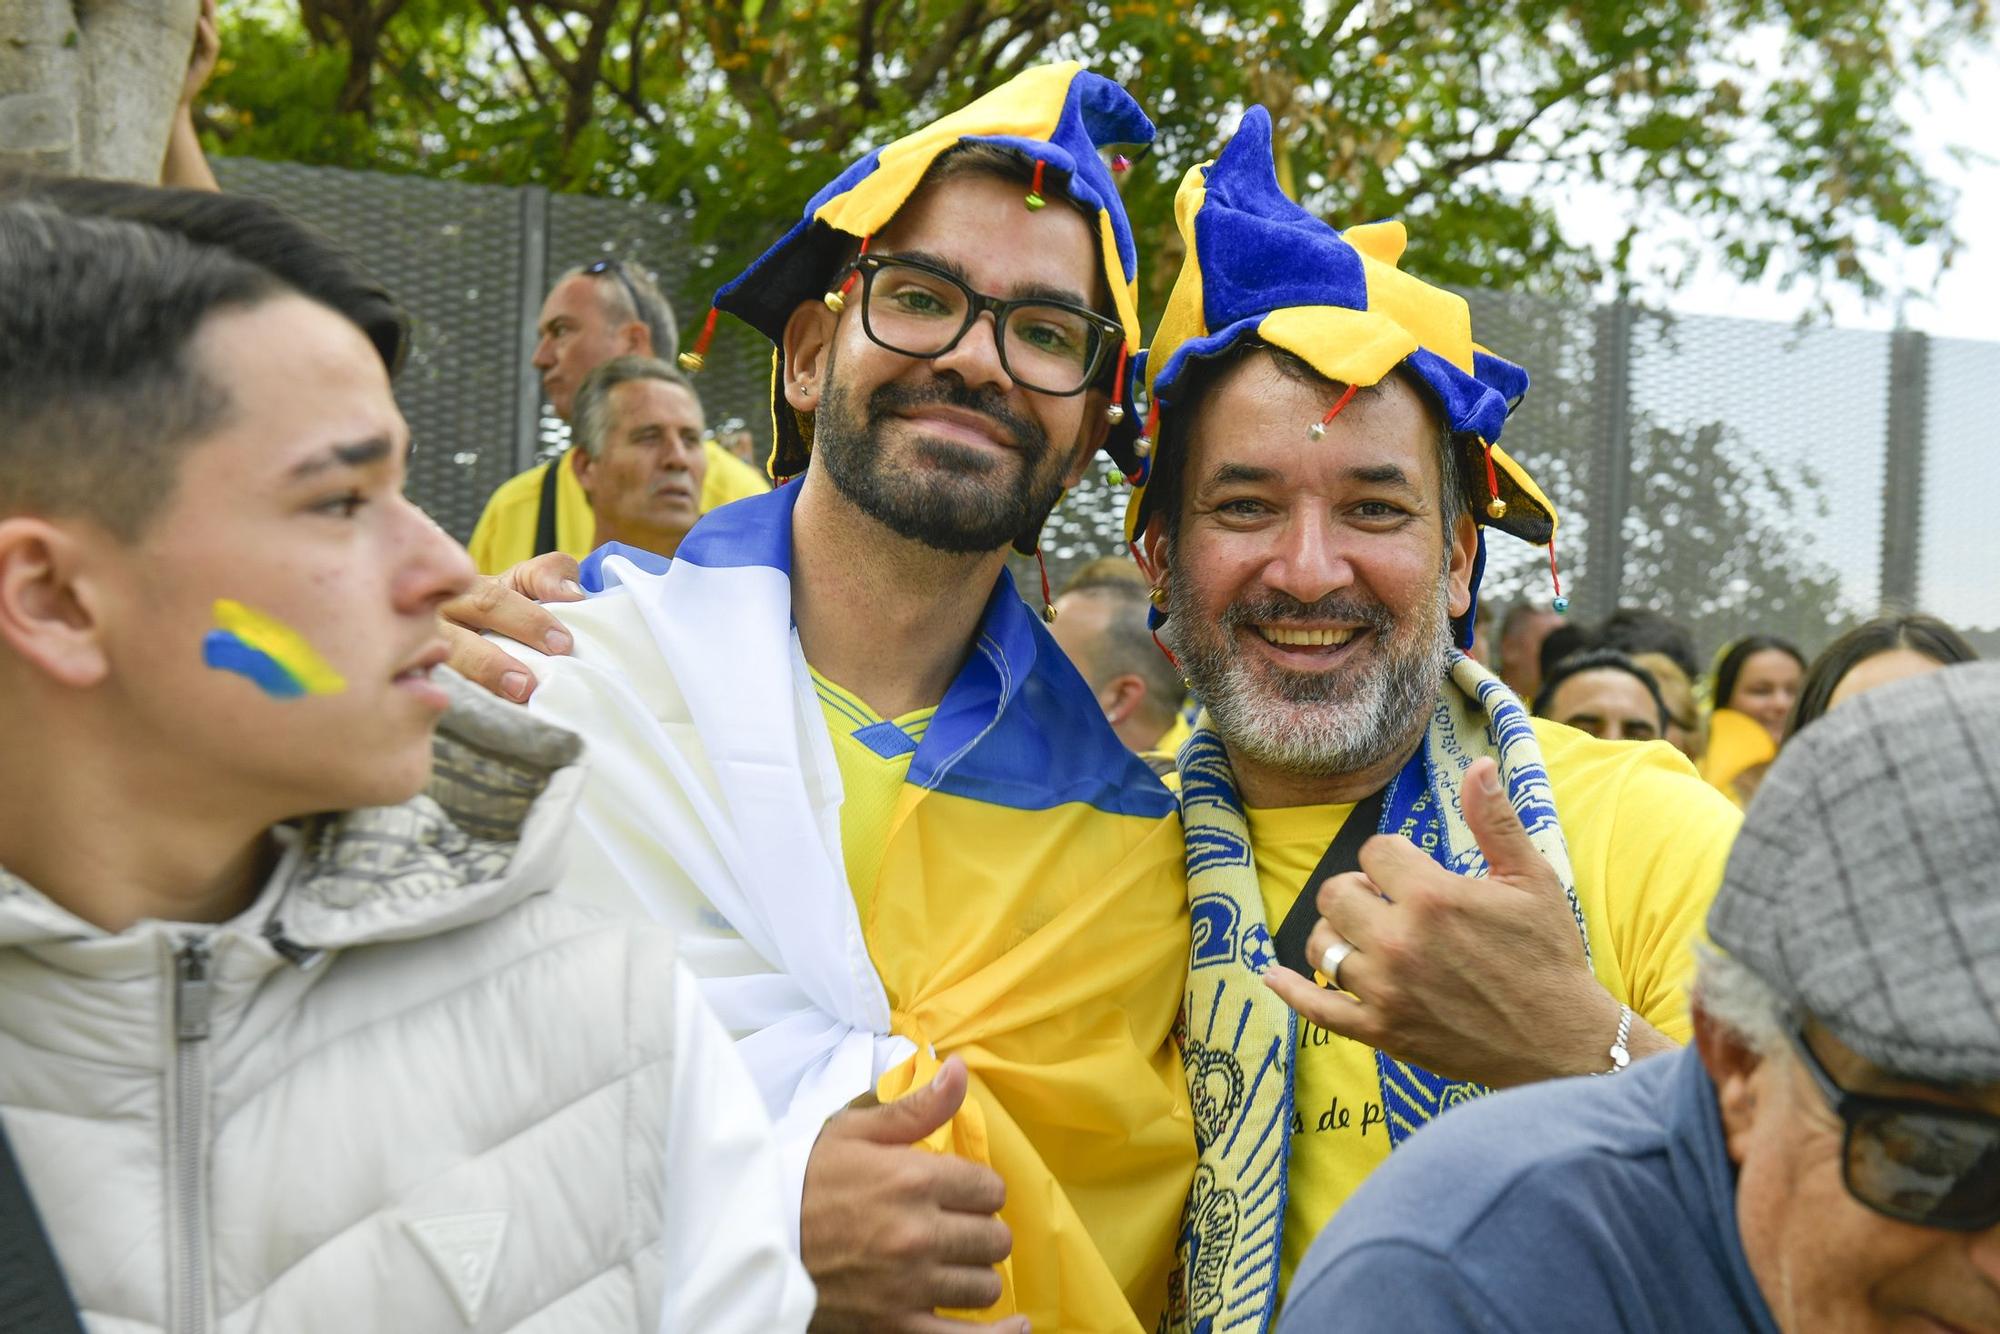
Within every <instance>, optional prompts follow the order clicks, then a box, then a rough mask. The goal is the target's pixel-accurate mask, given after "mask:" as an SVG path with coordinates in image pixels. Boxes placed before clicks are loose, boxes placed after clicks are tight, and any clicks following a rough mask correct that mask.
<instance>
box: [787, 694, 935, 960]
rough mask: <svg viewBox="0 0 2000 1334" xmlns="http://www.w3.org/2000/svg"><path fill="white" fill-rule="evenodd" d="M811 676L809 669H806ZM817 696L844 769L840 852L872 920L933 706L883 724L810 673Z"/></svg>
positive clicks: (857, 901) (859, 904)
mask: <svg viewBox="0 0 2000 1334" xmlns="http://www.w3.org/2000/svg"><path fill="white" fill-rule="evenodd" d="M806 670H807V671H812V668H811V667H810V665H808V667H807V668H806ZM812 680H813V688H814V689H815V690H817V691H818V692H819V708H820V713H821V714H822V715H824V716H825V718H826V730H827V731H828V732H829V733H830V734H832V737H833V758H834V761H835V762H836V763H837V764H838V765H839V766H840V785H841V787H842V789H844V796H843V799H842V801H841V803H840V850H841V856H842V859H843V860H844V861H845V862H846V863H847V884H848V888H850V889H851V890H852V891H853V893H854V905H855V907H856V908H857V909H859V910H860V913H861V920H862V921H864V922H865V921H867V920H868V910H869V905H870V904H871V903H872V902H873V901H874V897H875V881H876V879H877V878H878V877H879V876H880V875H881V873H882V854H883V853H884V852H885V851H887V849H888V846H889V828H890V825H891V824H892V823H893V821H894V820H895V818H896V802H897V799H898V798H899V797H900V796H901V795H902V791H903V780H904V778H906V777H907V776H908V775H909V772H910V757H911V756H912V755H914V754H916V753H917V747H918V746H919V745H921V744H922V743H923V739H924V733H925V732H927V731H929V730H930V725H931V717H932V715H934V714H935V713H936V712H937V708H936V706H935V705H933V706H932V707H930V708H928V709H918V710H916V711H915V712H913V713H906V714H904V715H903V716H902V717H900V718H893V719H885V718H883V717H882V716H881V715H880V714H878V713H876V712H875V710H873V709H871V708H869V707H868V706H867V705H866V704H864V703H862V702H861V698H860V696H858V695H855V694H852V693H850V692H848V691H846V690H843V689H841V688H840V687H839V686H837V685H835V684H834V683H833V682H831V681H829V680H827V679H826V678H825V677H824V676H821V675H820V674H819V673H818V672H813V673H812Z"/></svg>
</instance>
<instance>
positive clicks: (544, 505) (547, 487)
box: [534, 454, 569, 556]
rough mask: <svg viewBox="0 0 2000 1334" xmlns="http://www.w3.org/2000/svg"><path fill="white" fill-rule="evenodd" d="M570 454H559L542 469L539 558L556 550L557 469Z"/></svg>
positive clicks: (537, 531)
mask: <svg viewBox="0 0 2000 1334" xmlns="http://www.w3.org/2000/svg"><path fill="white" fill-rule="evenodd" d="M568 457H569V455H568V454H558V455H556V456H555V457H554V458H552V459H550V460H549V466H548V467H546V468H544V469H542V497H541V504H540V506H539V507H538V508H537V509H536V511H535V551H534V554H535V555H537V556H546V555H548V554H549V553H550V552H551V551H554V550H555V549H556V491H557V490H558V488H559V484H560V479H561V474H560V473H559V472H557V469H559V468H561V467H562V465H563V460H564V459H566V458H568Z"/></svg>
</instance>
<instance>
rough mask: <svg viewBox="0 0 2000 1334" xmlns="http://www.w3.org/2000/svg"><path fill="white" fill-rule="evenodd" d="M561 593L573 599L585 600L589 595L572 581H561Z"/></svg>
mask: <svg viewBox="0 0 2000 1334" xmlns="http://www.w3.org/2000/svg"><path fill="white" fill-rule="evenodd" d="M562 591H563V592H565V593H567V594H569V595H570V596H571V597H573V598H587V597H589V596H590V594H588V593H586V592H584V591H583V585H582V584H580V583H578V582H577V581H576V580H574V579H565V580H563V581H562Z"/></svg>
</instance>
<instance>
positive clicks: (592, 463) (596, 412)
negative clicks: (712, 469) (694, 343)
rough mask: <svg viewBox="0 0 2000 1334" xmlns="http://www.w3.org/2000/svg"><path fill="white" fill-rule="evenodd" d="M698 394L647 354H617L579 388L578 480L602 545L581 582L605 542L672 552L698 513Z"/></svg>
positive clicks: (704, 464)
mask: <svg viewBox="0 0 2000 1334" xmlns="http://www.w3.org/2000/svg"><path fill="white" fill-rule="evenodd" d="M706 435H707V426H706V424H705V423H704V422H703V420H702V411H701V396H700V395H698V394H697V393H695V390H694V386H693V385H692V384H690V383H689V382H688V378H687V377H686V376H685V375H682V374H681V373H680V372H679V371H677V370H675V369H674V368H673V367H672V366H669V365H667V363H666V362H664V361H657V360H655V359H653V358H652V357H614V358H612V359H611V360H610V361H607V362H605V363H604V364H603V365H602V366H599V367H598V368H597V369H596V370H594V371H592V372H591V373H590V374H589V375H588V376H586V377H585V378H584V381H583V384H582V386H581V387H580V388H578V390H577V392H576V445H577V449H576V454H577V464H576V472H577V480H578V481H579V482H581V483H582V484H583V490H584V494H585V495H587V496H589V497H590V512H591V514H592V516H593V517H594V518H595V519H596V521H597V538H598V541H599V542H600V543H601V544H603V545H601V546H600V547H599V550H598V553H597V554H593V555H592V557H591V558H590V559H589V560H587V561H585V562H584V579H583V584H584V587H585V588H591V587H594V586H595V585H594V582H593V574H594V570H595V567H596V566H597V565H598V563H599V559H600V556H601V555H602V553H603V551H604V548H605V547H607V546H615V547H616V548H617V549H620V550H624V551H633V550H637V551H650V552H652V553H654V554H655V555H659V556H671V555H673V554H674V552H675V551H676V550H678V549H679V548H680V544H681V539H682V538H683V537H686V536H687V531H688V529H690V528H692V527H694V521H695V520H696V519H698V518H700V517H701V486H702V479H703V477H705V476H706V475H707V473H708V456H707V452H706V451H705V450H704V449H703V448H702V444H703V441H704V439H705V437H706Z"/></svg>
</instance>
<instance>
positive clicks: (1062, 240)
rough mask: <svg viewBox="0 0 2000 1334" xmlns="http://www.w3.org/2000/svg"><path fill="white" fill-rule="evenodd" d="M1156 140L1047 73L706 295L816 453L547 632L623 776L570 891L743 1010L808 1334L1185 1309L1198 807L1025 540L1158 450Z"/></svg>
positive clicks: (573, 724) (1125, 106)
mask: <svg viewBox="0 0 2000 1334" xmlns="http://www.w3.org/2000/svg"><path fill="white" fill-rule="evenodd" d="M1151 137H1152V127H1151V125H1150V124H1149V123H1148V122H1147V121H1146V118H1145V116H1144V114H1143V113H1142V112H1141V111H1140V110H1139V108H1138V106H1137V104H1135V103H1134V102H1133V101H1132V99H1131V98H1130V96H1129V95H1127V94H1126V93H1125V92H1124V90H1123V89H1121V88H1119V87H1118V86H1117V85H1116V84H1114V83H1112V82H1110V81H1109V80H1107V79H1103V78H1100V77H1098V76H1096V75H1094V74H1090V73H1088V72H1087V71H1084V70H1082V69H1081V68H1080V67H1078V66H1076V65H1074V64H1068V65H1057V66H1049V67H1045V68H1041V69H1036V70H1030V71H1028V72H1026V73H1024V74H1022V75H1020V76H1018V77H1017V78H1016V79H1015V80H1013V81H1011V82H1010V83H1009V84H1007V85H1005V86H1003V87H1002V88H999V89H997V90H995V91H994V92H992V93H990V94H988V95H987V96H986V97H984V98H981V99H979V100H978V101H977V102H974V103H973V104H971V105H970V106H968V107H966V108H964V109H962V110H960V111H958V112H955V113H953V114H952V115H950V116H947V117H945V118H944V119H943V120H941V121H938V122H936V123H934V124H932V125H929V126H926V127H924V128H922V129H920V130H917V131H915V132H914V133H912V134H911V135H909V136H907V137H905V138H904V139H902V140H898V141H897V142H896V143H894V144H891V145H889V146H887V147H885V148H882V149H880V150H879V151H877V152H874V153H871V154H869V155H868V156H867V157H866V158H864V159H862V160H861V161H860V162H857V163H856V164H854V166H852V167H851V168H849V169H848V170H847V171H846V172H843V173H842V174H841V175H840V176H839V177H837V178H836V179H835V180H834V181H832V182H831V183H829V185H828V186H827V187H826V188H825V189H823V190H822V191H821V192H820V193H819V195H818V196H816V197H815V198H814V199H813V200H812V201H811V202H810V203H809V204H808V205H807V207H806V213H805V217H804V219H803V220H802V221H801V222H800V223H799V224H798V225H797V226H796V227H795V228H793V230H792V231H790V232H789V233H787V234H786V235H785V236H784V237H783V238H782V239H780V240H779V242H778V243H777V244H776V245H774V246H773V247H772V248H771V249H770V250H769V251H768V252H767V253H766V254H765V255H764V256H763V258H761V259H759V260H758V261H757V262H756V263H755V264H754V265H752V266H751V267H750V269H749V270H747V271H746V272H745V273H744V274H743V275H742V276H741V277H739V278H737V279H736V280H735V281H733V282H731V283H730V284H728V285H727V286H725V287H724V288H723V289H722V290H721V291H720V292H719V293H718V294H717V298H716V306H717V309H718V310H721V311H727V312H729V313H731V314H733V315H736V316H737V317H739V318H741V319H743V320H745V321H746V322H748V323H749V324H751V325H752V326H754V327H755V328H757V329H758V330H760V331H761V332H763V333H764V334H765V335H766V336H768V337H769V338H770V339H771V340H772V342H773V345H774V347H775V353H774V357H773V378H772V406H773V418H774V420H773V463H772V471H773V473H774V474H775V475H776V476H778V477H780V478H793V479H795V480H792V481H791V482H789V483H788V484H786V485H783V486H780V487H779V489H778V490H777V491H775V492H773V493H771V494H770V495H767V496H762V497H755V498H752V499H749V500H745V501H739V502H736V503H734V504H731V505H728V506H726V507H724V508H723V509H721V510H719V511H717V512H715V513H713V514H709V515H706V516H704V517H703V518H702V519H701V520H700V521H699V522H698V523H697V524H696V525H695V527H694V529H693V530H692V531H691V532H690V533H689V534H688V535H687V537H686V538H684V539H683V540H682V542H681V544H680V546H679V547H678V549H677V550H676V552H675V554H674V558H673V560H672V561H671V563H669V562H666V561H660V560H652V559H648V558H646V557H644V556H641V555H627V556H616V555H605V554H603V553H600V554H599V555H596V556H593V557H592V558H591V559H590V560H589V561H587V562H585V567H586V568H585V574H586V580H585V582H586V584H587V585H590V586H593V587H597V588H603V589H605V590H606V591H604V592H603V593H601V594H600V595H598V596H595V597H593V598H592V599H591V600H590V601H588V602H585V603H582V604H579V605H574V606H568V607H564V608H562V609H561V614H562V616H563V619H564V621H565V623H566V624H567V626H568V627H569V629H570V630H571V631H572V632H573V633H574V634H575V637H576V648H575V652H574V654H573V655H572V656H568V657H561V658H542V657H539V656H536V655H533V654H529V653H527V652H526V651H522V656H523V658H524V660H526V661H529V662H530V664H531V665H532V666H533V667H534V669H535V671H536V673H537V675H538V676H539V677H540V683H539V685H538V686H537V688H536V690H535V692H534V695H533V701H532V705H531V707H532V708H534V710H535V711H536V712H537V713H539V714H542V715H543V716H545V717H547V718H549V719H552V720H554V721H556V722H559V723H561V724H563V725H565V726H567V727H570V728H572V729H573V730H575V731H577V732H579V733H581V734H582V735H583V736H584V737H585V738H586V740H587V741H588V743H589V745H590V748H591V754H592V757H593V762H594V765H595V769H594V772H593V775H592V780H591V783H590V785H589V788H588V790H587V791H586V794H585V796H584V799H583V805H582V811H581V816H580V821H579V829H580V836H579V837H578V838H577V839H576V840H575V847H574V850H575V851H576V853H577V854H578V858H579V860H578V862H577V864H576V866H575V868H574V870H573V872H572V874H571V876H570V877H569V879H568V881H567V885H568V887H569V888H570V889H571V890H572V891H574V892H576V893H579V894H588V895H591V896H593V897H596V898H598V899H600V900H604V901H609V902H612V903H613V904H614V905H615V904H617V903H619V902H620V901H621V900H622V901H623V903H625V904H626V905H634V904H638V905H643V907H644V909H646V910H647V911H650V912H651V913H652V914H653V915H654V916H656V917H658V918H661V919H663V920H666V921H669V922H671V923H672V924H674V926H675V927H676V928H677V929H678V931H679V933H680V937H681V943H682V949H683V952H684V957H686V958H687V959H689V961H690V963H691V966H692V967H694V968H695V970H696V971H697V972H698V973H699V974H701V976H702V977H703V979H704V995H705V996H706V997H707V999H708V1000H709V1002H710V1003H711V1005H712V1006H713V1007H714V1008H715V1009H716V1011H717V1013H718V1014H719V1015H720V1016H721V1017H722V1019H723V1022H724V1024H725V1025H726V1026H727V1027H729V1028H730V1029H731V1031H732V1032H734V1033H735V1034H737V1035H738V1050H739V1051H740V1052H741V1053H742V1054H743V1056H744V1058H745V1061H746V1062H747V1064H748V1065H749V1067H750V1069H751V1073H752V1075H753V1077H754V1078H755V1079H756V1081H757V1083H758V1085H759V1087H760V1089H761V1091H762V1092H763V1094H764V1097H765V1100H766V1104H767V1106H768V1108H769V1109H770V1111H771V1113H772V1118H773V1121H774V1123H775V1124H776V1125H777V1127H778V1135H779V1139H780V1142H781V1145H782V1146H783V1148H784V1151H785V1153H786V1155H787V1158H788V1161H789V1163H790V1165H791V1167H792V1168H793V1171H794V1173H795V1175H794V1177H793V1179H792V1184H793V1186H794V1188H795V1189H796V1190H797V1191H798V1199H799V1205H800V1207H799V1215H798V1218H799V1232H800V1236H799V1240H800V1248H801V1257H802V1259H803V1260H804V1262H805V1264H806V1268H807V1271H808V1272H809V1273H810V1274H811V1275H812V1277H813V1280H814V1282H815V1284H816V1285H817V1287H818V1293H819V1311H818V1315H817V1316H816V1318H815V1328H818V1329H828V1330H835V1329H842V1330H846V1329H851V1330H867V1331H941V1330H945V1329H950V1328H956V1327H958V1323H959V1320H961V1319H967V1318H970V1319H974V1320H975V1321H976V1322H977V1323H980V1324H983V1325H984V1324H990V1325H992V1326H994V1327H996V1328H1001V1329H1008V1330H1022V1329H1025V1328H1028V1327H1029V1326H1030V1325H1031V1324H1032V1327H1033V1328H1035V1329H1040V1330H1079V1331H1081V1330H1093V1331H1129V1332H1130V1334H1142V1332H1143V1331H1145V1330H1150V1329H1152V1328H1153V1327H1154V1324H1155V1322H1156V1320H1157V1319H1158V1317H1159V1314H1160V1312H1161V1310H1162V1308H1163V1307H1164V1305H1165V1302H1166V1286H1167V1269H1168V1266H1169V1263H1170V1260H1171V1257H1172V1254H1173V1236H1174V1230H1175V1226H1176V1224H1177V1222H1178V1220H1179V1216H1180V1212H1181V1206H1182V1201H1183V1200H1184V1198H1185V1196H1186V1192H1187V1187H1188V1183H1189V1181H1190V1179H1191V1177H1192V1175H1193V1171H1194V1134H1193V1123H1192V1119H1191V1116H1190V1114H1189V1109H1188V1095H1187V1090H1186V1085H1185V1083H1184V1081H1183V1077H1182V1071H1181V1064H1180V1058H1179V1053H1178V1050H1177V1048H1176V1046H1175V1043H1174V1041H1173V1036H1172V1028H1173V1023H1174V1016H1175V1013H1176V1011H1177V1009H1178V1006H1179V1002H1180V997H1181V991H1182V986H1183V982H1184V979H1185V976H1186V966H1187V956H1188V949H1189V928H1188V916H1187V906H1186V898H1185V892H1184V881H1183V876H1182V851H1181V847H1182V845H1181V838H1180V830H1179V826H1178V823H1177V822H1176V820H1175V819H1174V803H1173V798H1172V796H1171V794H1170V793H1169V792H1168V791H1167V790H1166V788H1165V787H1163V786H1162V785H1161V783H1160V781H1159V780H1158V778H1156V777H1155V776H1154V774H1153V772H1152V770H1151V769H1149V768H1148V767H1147V766H1146V765H1145V764H1144V763H1143V762H1142V761H1141V760H1140V759H1139V758H1138V757H1137V756H1135V755H1133V754H1132V753H1131V752H1130V751H1128V750H1126V749H1125V747H1124V746H1123V745H1122V744H1120V742H1119V740H1118V737H1117V735H1116V734H1115V733H1114V732H1113V731H1112V730H1111V728H1110V727H1109V725H1108V724H1107V723H1106V722H1105V720H1104V716H1103V712H1102V710H1101V709H1099V707H1098V705H1097V700H1096V697H1095V696H1094V695H1093V694H1092V692H1091V690H1090V688H1089V687H1088V686H1087V685H1086V684H1085V683H1084V681H1083V679H1082V678H1081V677H1080V676H1078V675H1077V673H1076V670H1075V669H1074V668H1073V667H1071V666H1070V664H1069V662H1068V660H1067V659H1066V658H1065V657H1064V656H1063V654H1062V652H1061V650H1060V649H1058V648H1057V647H1056V645H1055V642H1054V641H1053V640H1052V639H1051V638H1050V636H1049V633H1048V631H1047V630H1046V629H1045V628H1044V625H1043V623H1042V615H1039V614H1037V611H1036V610H1035V609H1031V608H1030V607H1029V606H1028V605H1027V604H1026V603H1024V602H1023V601H1022V598H1021V595H1020V594H1019V593H1018V592H1017V591H1016V590H1015V588H1014V585H1013V581H1012V579H1011V578H1010V577H1009V575H1008V573H1007V554H1008V551H1009V549H1010V548H1011V549H1014V550H1018V551H1023V552H1031V551H1033V550H1034V549H1035V547H1036V545H1037V542H1038V536H1039V533H1040V531H1041V528H1042V525H1043V522H1044V520H1045V519H1046V518H1047V516H1048V513H1049V511H1050V509H1051V507H1052V506H1053V505H1054V504H1055V502H1056V499H1057V497H1058V496H1059V495H1060V493H1061V491H1062V490H1063V488H1064V487H1065V486H1068V485H1071V484H1074V483H1075V482H1076V481H1077V480H1078V479H1079V478H1080V477H1081V476H1082V474H1083V470H1084V469H1085V468H1086V467H1087V466H1088V464H1089V462H1090V460H1091V459H1092V457H1093V456H1094V455H1095V454H1096V453H1097V451H1098V450H1099V449H1100V448H1104V449H1106V450H1107V451H1108V452H1110V453H1111V455H1112V457H1113V458H1114V459H1115V460H1116V461H1117V462H1118V463H1120V464H1121V465H1122V466H1124V467H1125V468H1126V470H1127V471H1128V472H1132V471H1136V470H1137V469H1139V468H1141V467H1142V466H1143V462H1142V460H1143V454H1142V452H1141V450H1140V448H1139V447H1138V445H1137V441H1136V436H1137V427H1138V423H1137V421H1136V420H1135V416H1136V414H1134V413H1132V412H1130V411H1129V410H1128V407H1127V405H1126V404H1125V403H1124V402H1123V383H1124V375H1123V372H1124V370H1125V367H1126V365H1127V364H1128V363H1129V360H1130V357H1131V354H1132V351H1133V349H1134V347H1135V346H1136V343H1137V340H1138V337H1139V323H1138V317H1137V312H1136V309H1135V308H1134V293H1135V291H1136V275H1137V268H1136V264H1137V260H1136V256H1135V253H1134V251H1133V247H1132V238H1131V230H1130V227H1129V225H1128V224H1127V222H1126V218H1125V214H1124V210H1123V208H1122V206H1121V205H1120V203H1119V199H1118V190H1117V186H1116V183H1115V181H1114V178H1113V169H1112V167H1111V165H1110V164H1109V163H1108V162H1107V155H1108V153H1109V150H1110V149H1111V147H1112V146H1113V145H1117V144H1139V143H1144V142H1146V141H1148V140H1150V139H1151ZM715 318H716V316H715V315H714V314H711V315H710V317H709V323H708V325H707V326H705V328H704V331H703V334H702V336H701V337H699V338H697V339H696V340H695V341H694V343H693V346H692V347H691V348H690V350H689V352H688V353H687V354H686V355H685V356H684V357H683V358H682V365H683V367H684V368H688V369H693V370H698V369H699V367H700V361H701V357H702V355H703V353H704V352H705V351H706V347H707V335H708V332H709V331H710V330H712V328H713V324H714V320H715ZM1045 598H1046V591H1045V590H1044V599H1045ZM1037 606H1039V607H1044V608H1045V607H1046V602H1045V601H1044V600H1043V599H1038V600H1037ZM857 1099H858V1100H860V1102H861V1103H862V1104H863V1105H860V1106H855V1105H851V1104H853V1103H855V1102H856V1100H857ZM952 1312H956V1313H957V1315H956V1316H955V1317H954V1316H952V1315H950V1314H949V1313H952Z"/></svg>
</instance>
